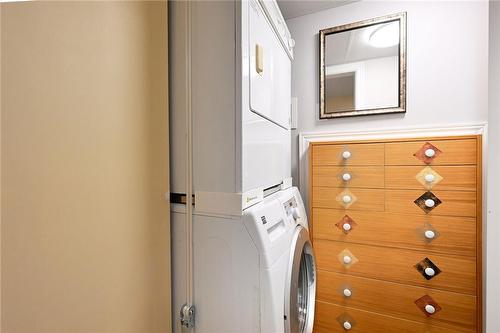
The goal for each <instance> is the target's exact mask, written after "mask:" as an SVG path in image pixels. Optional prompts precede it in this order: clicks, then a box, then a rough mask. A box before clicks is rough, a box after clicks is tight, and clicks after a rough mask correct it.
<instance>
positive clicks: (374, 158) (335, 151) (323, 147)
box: [312, 143, 384, 165]
mask: <svg viewBox="0 0 500 333" xmlns="http://www.w3.org/2000/svg"><path fill="white" fill-rule="evenodd" d="M346 151H348V152H349V153H350V157H349V158H344V157H343V156H342V155H343V153H344V152H346ZM312 164H313V165H384V144H383V143H355V144H338V145H337V144H316V145H313V146H312Z"/></svg>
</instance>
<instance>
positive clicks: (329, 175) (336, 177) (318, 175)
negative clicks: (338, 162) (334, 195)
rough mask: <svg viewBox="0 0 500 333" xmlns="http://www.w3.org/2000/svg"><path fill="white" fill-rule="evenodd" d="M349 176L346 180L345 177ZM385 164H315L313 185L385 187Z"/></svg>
mask: <svg viewBox="0 0 500 333" xmlns="http://www.w3.org/2000/svg"><path fill="white" fill-rule="evenodd" d="M344 176H345V177H347V178H346V179H349V180H347V181H346V180H344V179H343V177H344ZM384 183H385V181H384V167H383V166H346V167H340V166H327V165H321V166H314V167H313V176H312V186H323V187H348V188H357V187H363V188H384Z"/></svg>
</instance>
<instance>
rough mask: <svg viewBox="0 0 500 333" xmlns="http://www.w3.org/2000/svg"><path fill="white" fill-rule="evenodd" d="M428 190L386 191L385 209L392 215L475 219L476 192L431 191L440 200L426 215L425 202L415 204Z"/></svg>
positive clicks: (436, 201)
mask: <svg viewBox="0 0 500 333" xmlns="http://www.w3.org/2000/svg"><path fill="white" fill-rule="evenodd" d="M426 192H427V191H426V190H386V192H385V199H386V201H385V209H386V211H387V212H391V213H404V214H419V215H426V214H428V215H447V216H465V217H475V216H476V214H477V210H476V200H477V198H476V192H467V191H441V190H436V191H435V190H432V191H430V192H431V193H432V194H433V195H434V196H435V197H436V198H437V199H438V200H439V201H441V203H438V200H436V199H434V202H435V203H436V204H435V207H433V209H432V210H431V211H430V212H429V213H426V212H425V211H424V209H423V208H421V207H424V204H423V203H424V202H425V200H422V203H421V204H420V206H419V205H418V204H415V200H416V199H418V198H420V197H422V196H424V199H425V197H426V195H425V193H426Z"/></svg>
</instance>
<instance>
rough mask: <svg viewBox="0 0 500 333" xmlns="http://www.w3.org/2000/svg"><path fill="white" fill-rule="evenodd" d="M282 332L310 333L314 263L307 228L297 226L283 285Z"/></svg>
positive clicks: (314, 293) (312, 311) (314, 273)
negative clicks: (283, 322)
mask: <svg viewBox="0 0 500 333" xmlns="http://www.w3.org/2000/svg"><path fill="white" fill-rule="evenodd" d="M285 288H286V289H285V332H287V333H311V332H312V330H313V322H314V302H315V298H316V263H315V260H314V253H313V249H312V245H311V241H310V240H309V233H308V232H307V229H305V228H304V227H302V226H298V227H297V229H296V230H295V234H294V236H293V239H292V251H291V253H290V264H289V266H288V275H287V280H286V286H285Z"/></svg>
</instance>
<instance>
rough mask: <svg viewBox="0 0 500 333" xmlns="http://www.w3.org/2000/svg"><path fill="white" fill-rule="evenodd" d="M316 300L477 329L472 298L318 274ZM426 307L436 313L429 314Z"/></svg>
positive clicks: (335, 274) (418, 288)
mask: <svg viewBox="0 0 500 333" xmlns="http://www.w3.org/2000/svg"><path fill="white" fill-rule="evenodd" d="M344 293H347V295H349V293H350V296H349V297H346V296H345V295H344ZM317 299H318V300H320V301H325V302H330V303H336V304H339V305H344V306H347V307H351V308H357V309H361V310H367V311H373V312H376V313H380V314H383V315H388V316H394V317H399V318H404V319H409V320H414V321H419V322H422V323H426V324H431V325H436V326H443V327H450V328H453V327H456V326H463V327H466V328H468V329H471V330H473V329H474V328H475V327H476V297H475V296H471V295H465V294H459V293H452V292H447V291H440V290H432V289H428V288H422V287H415V286H407V285H403V284H398V283H391V282H385V281H380V280H373V279H366V278H360V277H355V276H350V275H346V274H339V273H333V272H327V271H321V270H320V271H318V293H317ZM417 304H418V305H417ZM436 304H437V306H436ZM426 305H431V306H435V309H437V311H436V312H435V313H434V314H428V313H427V312H425V306H426ZM439 308H440V309H439Z"/></svg>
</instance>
